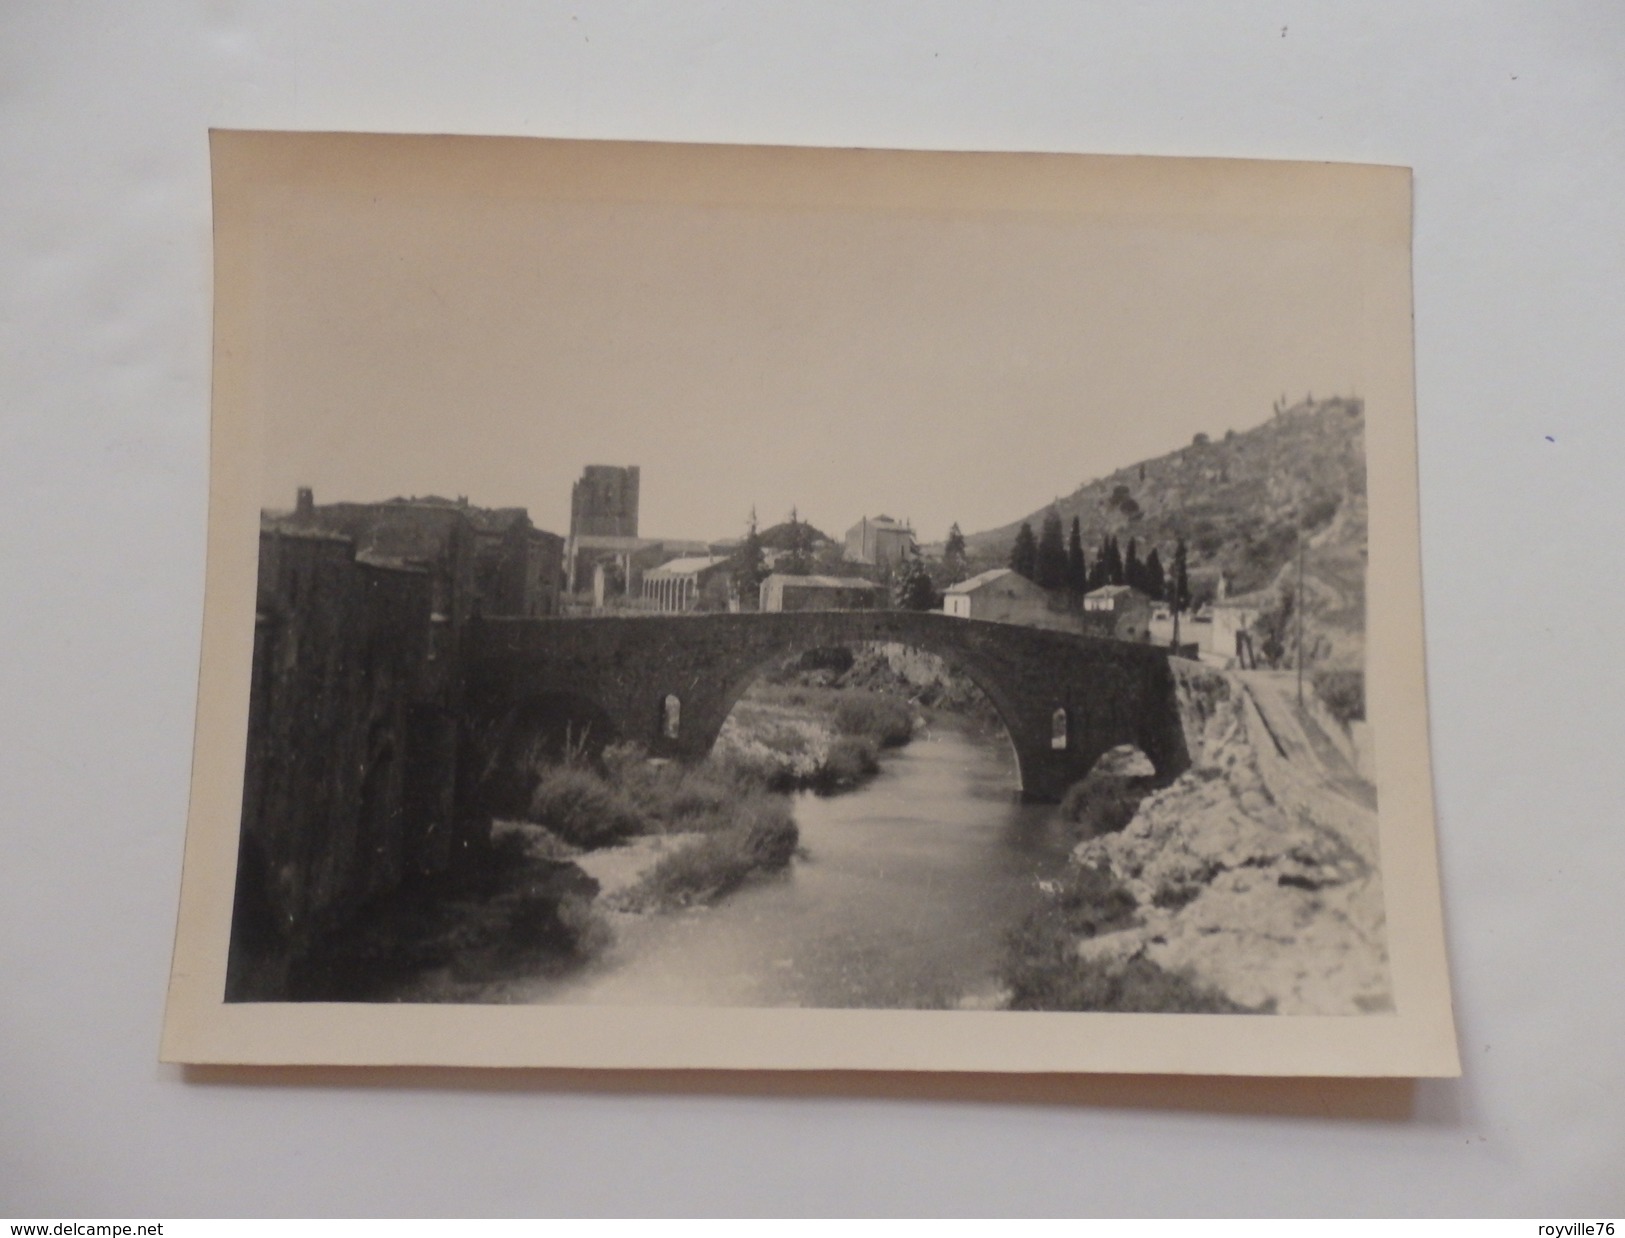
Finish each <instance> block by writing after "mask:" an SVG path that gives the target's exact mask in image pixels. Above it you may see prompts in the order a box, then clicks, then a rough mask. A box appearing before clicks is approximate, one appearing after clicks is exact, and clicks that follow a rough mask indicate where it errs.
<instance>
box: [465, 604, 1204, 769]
mask: <svg viewBox="0 0 1625 1238" xmlns="http://www.w3.org/2000/svg"><path fill="white" fill-rule="evenodd" d="M866 641H896V642H899V643H902V644H905V645H911V646H913V647H915V648H918V649H923V650H925V651H927V652H929V653H934V654H937V655H938V656H940V657H941V658H943V659H944V661H946V662H948V663H949V664H950V665H952V666H954V667H955V668H957V669H958V670H960V671H962V672H963V673H964V674H965V675H967V676H968V677H969V678H970V679H971V680H972V682H974V683H975V684H976V686H977V687H979V688H980V689H981V690H982V691H983V692H984V693H985V694H986V695H987V697H988V699H989V700H990V701H991V702H992V703H993V706H994V708H995V709H996V710H997V711H998V714H999V717H1000V718H1001V719H1002V720H1003V722H1004V725H1005V729H1006V730H1007V731H1008V732H1009V734H1010V739H1011V742H1012V744H1013V746H1014V748H1015V753H1016V760H1017V763H1018V765H1019V768H1020V777H1021V788H1022V792H1023V794H1024V795H1025V796H1026V797H1028V798H1030V799H1036V800H1055V799H1058V798H1059V797H1060V796H1061V795H1062V794H1063V793H1064V792H1065V791H1066V789H1067V787H1068V786H1070V785H1071V784H1072V783H1073V782H1076V781H1077V780H1078V779H1080V778H1082V777H1083V776H1084V775H1085V774H1087V773H1088V772H1089V770H1090V768H1091V767H1092V766H1093V765H1094V763H1095V761H1096V760H1097V759H1098V758H1099V757H1100V756H1101V754H1102V753H1104V752H1106V751H1107V750H1108V749H1110V748H1113V747H1116V746H1117V745H1118V744H1134V745H1136V746H1137V747H1139V748H1140V750H1141V751H1143V752H1144V753H1145V754H1146V756H1147V757H1148V758H1149V759H1150V761H1151V763H1152V765H1153V766H1155V768H1156V770H1157V772H1158V774H1160V775H1162V776H1163V777H1165V778H1172V777H1174V776H1176V775H1177V774H1179V773H1180V772H1182V771H1183V770H1184V769H1185V768H1186V767H1187V766H1188V765H1189V764H1190V758H1189V755H1188V753H1187V749H1186V745H1185V736H1184V731H1183V729H1182V727H1181V724H1180V716H1179V709H1178V706H1177V702H1176V699H1175V693H1174V681H1173V674H1172V672H1171V670H1170V668H1169V666H1168V655H1167V652H1166V651H1165V650H1162V649H1160V648H1158V647H1155V646H1152V645H1137V644H1131V643H1129V642H1126V641H1117V640H1108V639H1105V638H1101V637H1089V636H1080V635H1073V634H1071V633H1067V632H1052V631H1045V630H1042V629H1039V628H1028V627H1022V626H1019V625H1015V624H1008V623H991V622H987V621H984V620H977V619H962V618H958V617H953V616H948V615H943V614H941V613H935V612H919V611H901V610H856V611H836V610H830V611H791V612H771V613H755V614H750V613H746V614H698V615H661V616H625V617H613V618H611V617H595V618H586V619H483V620H477V621H475V622H474V623H473V624H472V625H471V627H470V630H469V631H468V633H467V643H466V644H465V646H464V651H465V667H466V668H467V676H468V677H467V684H466V686H467V692H468V695H467V698H466V699H467V704H468V705H469V707H471V708H472V709H474V710H477V711H479V712H481V713H482V714H484V715H485V716H493V715H497V714H501V713H502V712H503V711H505V710H513V709H520V708H524V707H525V706H526V705H527V704H528V703H531V702H534V701H537V700H540V699H542V698H552V699H555V700H556V699H562V698H568V699H571V700H573V701H576V702H579V703H582V704H583V705H585V706H586V707H588V708H589V710H590V712H591V713H592V715H593V716H595V717H596V718H597V719H598V720H599V721H600V723H601V724H607V727H608V729H609V730H611V731H612V732H614V735H613V738H615V739H620V740H629V741H634V742H637V743H640V744H642V745H644V747H646V748H647V749H648V751H649V752H650V754H651V755H655V756H667V757H676V758H679V759H683V760H690V761H693V760H699V759H701V758H703V757H704V756H705V754H706V753H708V752H709V751H710V750H711V745H712V744H713V743H714V742H715V740H716V738H717V734H718V732H719V731H720V730H721V729H722V724H723V721H724V719H726V718H727V716H728V713H729V711H730V710H731V709H732V708H733V707H734V704H735V702H737V701H738V700H739V698H740V696H741V695H742V694H743V693H744V691H745V689H746V688H747V687H749V686H750V684H751V682H752V681H753V680H755V679H756V678H757V677H758V676H759V675H760V674H761V673H762V672H763V671H764V670H766V669H767V668H769V667H770V666H772V665H773V664H775V663H777V662H780V661H782V660H783V659H785V658H787V657H790V656H792V655H794V654H797V653H800V652H803V651H805V650H808V649H820V648H828V647H833V646H842V645H851V644H856V643H862V642H866ZM669 697H675V698H676V700H677V702H678V710H677V727H676V735H675V737H673V736H672V735H670V734H669V733H668V727H667V720H668V709H669V706H668V698H669ZM1058 710H1060V711H1065V720H1064V734H1063V733H1061V732H1060V731H1059V730H1058V727H1057V711H1058ZM605 738H611V737H610V736H605Z"/></svg>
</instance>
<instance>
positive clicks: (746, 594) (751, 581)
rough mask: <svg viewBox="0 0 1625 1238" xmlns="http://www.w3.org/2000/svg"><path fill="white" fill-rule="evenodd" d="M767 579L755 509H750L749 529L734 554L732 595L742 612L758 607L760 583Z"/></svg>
mask: <svg viewBox="0 0 1625 1238" xmlns="http://www.w3.org/2000/svg"><path fill="white" fill-rule="evenodd" d="M766 579H767V566H766V563H765V561H764V558H763V555H762V539H761V535H760V534H758V533H757V532H756V509H755V508H754V507H753V508H751V509H750V529H749V531H748V532H747V533H746V534H745V540H744V541H743V542H741V543H740V544H739V549H738V550H736V551H735V552H734V562H733V580H734V593H735V594H737V595H738V597H739V605H740V608H741V609H742V610H755V609H756V608H757V606H758V605H759V602H758V599H759V598H760V596H761V591H762V581H764V580H766Z"/></svg>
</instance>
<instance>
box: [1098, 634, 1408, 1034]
mask: <svg viewBox="0 0 1625 1238" xmlns="http://www.w3.org/2000/svg"><path fill="white" fill-rule="evenodd" d="M1177 683H1178V693H1179V704H1180V711H1181V715H1182V718H1183V719H1184V721H1185V724H1186V735H1187V742H1188V744H1189V746H1190V749H1191V756H1192V761H1193V765H1192V768H1191V769H1190V770H1188V771H1187V772H1186V773H1185V774H1184V775H1182V776H1181V777H1180V778H1179V779H1177V780H1176V781H1175V782H1174V783H1172V784H1171V785H1169V786H1167V787H1165V788H1163V789H1162V790H1160V791H1157V792H1155V793H1153V794H1152V795H1151V796H1149V797H1148V798H1147V799H1145V800H1144V801H1143V802H1142V803H1141V805H1140V808H1139V811H1138V812H1137V813H1136V814H1135V816H1134V818H1133V820H1132V821H1130V823H1129V824H1128V825H1127V826H1126V827H1125V828H1124V829H1123V830H1122V831H1121V832H1119V833H1115V834H1109V835H1105V836H1103V837H1100V838H1094V839H1090V840H1088V841H1085V842H1084V843H1082V844H1080V845H1079V847H1078V849H1077V852H1076V853H1075V856H1074V859H1075V860H1076V861H1077V862H1078V863H1079V864H1081V865H1085V866H1088V867H1094V868H1097V869H1102V870H1104V871H1106V872H1107V873H1109V874H1110V875H1111V876H1112V877H1113V878H1114V879H1115V881H1116V882H1117V883H1118V884H1119V885H1120V886H1121V887H1122V888H1123V889H1125V890H1127V891H1128V893H1129V894H1130V895H1131V896H1132V898H1133V899H1134V901H1135V904H1136V907H1135V914H1134V916H1133V922H1132V923H1131V924H1130V925H1129V926H1128V927H1125V928H1121V929H1119V930H1117V931H1115V932H1109V933H1103V934H1099V935H1096V936H1093V937H1089V938H1086V939H1084V940H1082V941H1080V942H1079V943H1078V947H1077V951H1078V955H1079V957H1080V958H1082V959H1084V960H1086V961H1092V962H1095V963H1098V964H1101V965H1104V966H1108V967H1124V966H1127V965H1128V964H1129V963H1130V962H1131V961H1133V960H1135V959H1139V958H1143V959H1145V960H1147V961H1149V962H1150V963H1153V964H1156V965H1157V966H1158V967H1160V968H1162V969H1163V970H1164V971H1167V972H1171V973H1176V974H1182V975H1185V976H1187V977H1188V978H1189V979H1190V980H1192V981H1193V982H1194V983H1196V984H1198V985H1199V986H1201V987H1203V988H1206V989H1210V990H1212V991H1214V992H1216V993H1218V994H1221V995H1222V996H1223V997H1224V998H1226V999H1228V1000H1229V1001H1231V1002H1234V1003H1235V1004H1236V1005H1238V1006H1242V1007H1246V1008H1249V1009H1253V1010H1269V1011H1274V1012H1276V1013H1280V1014H1321V1015H1330V1014H1355V1013H1360V1012H1364V1011H1372V1010H1381V1009H1388V1008H1390V1006H1391V999H1390V996H1389V977H1388V962H1387V953H1386V948H1385V944H1384V941H1385V937H1384V919H1383V901H1382V886H1381V879H1380V873H1379V870H1378V865H1377V854H1376V815H1375V813H1374V812H1372V811H1371V810H1369V809H1368V808H1366V807H1365V806H1363V805H1362V804H1359V803H1356V802H1355V801H1354V800H1352V799H1349V798H1348V797H1346V796H1344V795H1342V794H1340V793H1339V792H1338V791H1337V789H1336V788H1334V787H1332V786H1330V785H1328V784H1327V783H1326V781H1325V780H1324V779H1322V778H1320V777H1319V776H1318V775H1317V771H1315V770H1314V769H1306V768H1305V767H1304V765H1303V764H1302V763H1301V762H1297V763H1294V762H1292V761H1288V760H1287V759H1286V758H1285V756H1284V755H1283V754H1282V753H1281V752H1280V751H1279V750H1277V747H1276V744H1275V741H1274V740H1273V738H1272V737H1271V734H1270V732H1269V729H1268V727H1267V726H1266V725H1265V722H1264V719H1263V717H1262V715H1261V714H1260V713H1259V711H1258V708H1257V706H1256V705H1255V704H1254V702H1253V700H1252V698H1251V696H1250V695H1249V693H1248V691H1247V689H1246V687H1245V686H1244V685H1243V684H1242V683H1241V682H1240V681H1239V680H1237V679H1234V678H1231V677H1228V676H1224V675H1220V674H1218V673H1216V672H1212V671H1208V670H1204V669H1202V668H1198V667H1195V666H1184V665H1182V666H1180V667H1179V668H1178V672H1177Z"/></svg>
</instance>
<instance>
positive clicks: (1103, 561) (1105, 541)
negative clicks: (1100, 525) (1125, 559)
mask: <svg viewBox="0 0 1625 1238" xmlns="http://www.w3.org/2000/svg"><path fill="white" fill-rule="evenodd" d="M1111 541H1112V539H1111V538H1110V537H1107V536H1104V535H1103V536H1102V537H1101V539H1100V549H1099V550H1098V551H1097V552H1096V553H1095V561H1094V562H1093V563H1091V564H1090V565H1089V587H1088V589H1087V590H1086V592H1089V593H1093V592H1094V591H1095V590H1096V589H1099V588H1101V587H1103V586H1105V585H1109V584H1111V583H1112V582H1111V580H1110V578H1109V576H1108V571H1109V568H1108V566H1107V564H1108V562H1109V556H1108V554H1107V550H1108V549H1109V548H1110V546H1111Z"/></svg>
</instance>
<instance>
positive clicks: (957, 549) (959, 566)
mask: <svg viewBox="0 0 1625 1238" xmlns="http://www.w3.org/2000/svg"><path fill="white" fill-rule="evenodd" d="M967 557H968V556H967V553H966V550H965V535H964V534H963V533H961V532H960V531H959V522H958V521H957V520H956V521H955V522H954V523H953V525H952V526H951V527H950V528H949V530H948V542H947V544H946V545H945V546H944V547H943V548H942V566H943V568H944V570H945V571H946V572H947V576H948V583H949V584H950V585H957V584H958V583H959V582H960V581H962V580H964V579H965V562H966V559H967Z"/></svg>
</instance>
